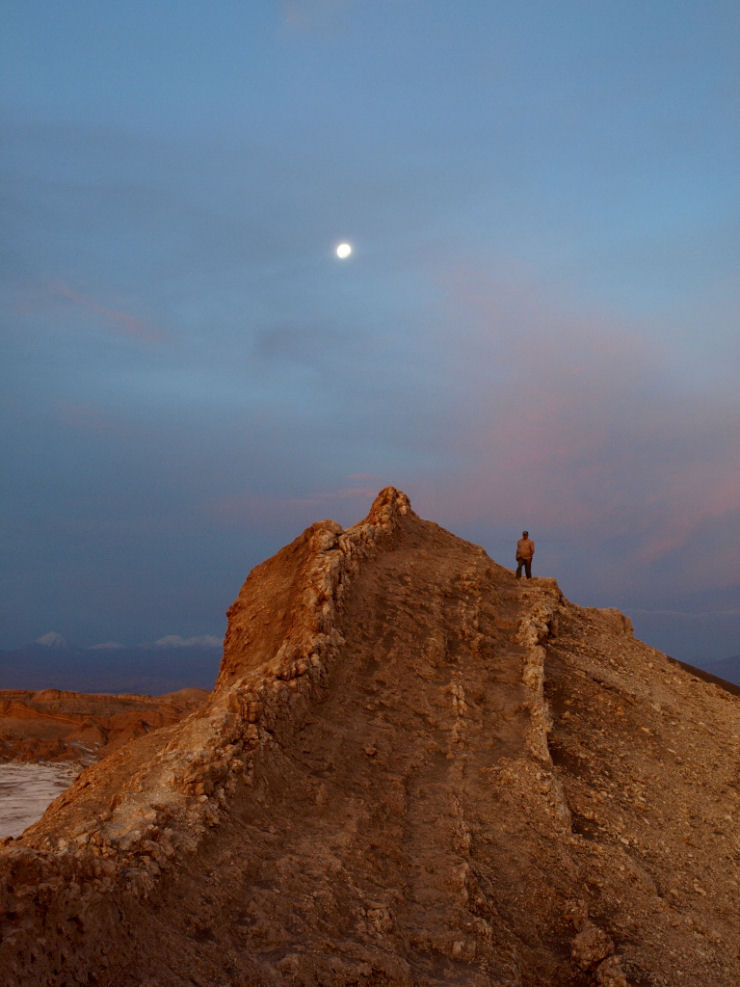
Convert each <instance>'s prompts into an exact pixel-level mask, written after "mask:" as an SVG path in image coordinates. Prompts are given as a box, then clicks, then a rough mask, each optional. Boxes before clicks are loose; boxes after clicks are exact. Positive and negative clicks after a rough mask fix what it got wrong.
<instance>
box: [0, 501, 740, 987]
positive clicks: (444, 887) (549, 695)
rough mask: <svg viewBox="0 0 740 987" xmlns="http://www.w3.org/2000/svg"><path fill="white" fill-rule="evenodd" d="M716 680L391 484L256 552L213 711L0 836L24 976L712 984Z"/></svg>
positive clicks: (719, 925)
mask: <svg viewBox="0 0 740 987" xmlns="http://www.w3.org/2000/svg"><path fill="white" fill-rule="evenodd" d="M739 735H740V708H739V707H738V700H737V698H736V697H733V696H731V695H730V694H728V693H726V692H723V691H722V690H721V689H720V688H718V687H717V686H715V685H712V684H709V683H706V682H703V681H700V680H699V679H697V678H695V677H693V676H692V675H691V674H689V673H688V672H687V671H685V670H683V669H681V668H679V667H678V666H676V665H675V664H674V663H671V662H670V661H669V660H668V659H666V658H665V656H663V655H661V654H659V653H658V652H655V651H653V650H652V649H650V648H648V647H646V646H645V645H643V644H641V643H640V642H638V641H635V640H634V638H633V637H632V635H631V632H630V628H629V626H628V623H627V622H626V621H625V620H624V618H621V615H619V614H617V613H616V612H614V611H606V612H604V611H593V610H590V609H582V608H579V607H576V606H574V605H573V604H570V603H568V602H567V601H565V600H564V599H563V597H562V595H561V594H560V591H559V589H558V587H557V584H556V583H555V582H554V581H553V580H546V579H533V580H531V581H528V582H527V583H526V584H524V585H522V584H521V583H518V582H517V581H516V580H515V578H514V576H513V573H512V572H511V571H509V570H507V569H503V568H501V567H500V566H497V565H496V564H495V563H494V562H492V561H491V560H490V559H489V558H488V557H487V556H486V554H485V553H484V552H483V551H482V549H480V548H477V547H476V546H474V545H471V544H469V543H467V542H464V541H462V540H460V539H458V538H455V537H454V536H453V535H451V534H449V533H448V532H446V531H444V530H443V529H441V528H439V527H438V526H436V525H434V524H432V523H430V522H425V521H422V520H420V519H419V518H418V517H417V516H416V515H415V514H414V512H413V511H412V510H411V507H410V505H409V503H408V500H407V498H406V497H405V496H404V495H403V494H400V493H399V492H398V491H395V490H393V489H391V488H389V489H388V490H385V491H383V492H382V493H381V494H380V495H379V497H378V498H377V500H376V502H375V504H374V505H373V508H372V510H371V512H370V514H369V515H368V518H366V519H365V521H364V522H361V523H360V524H358V525H356V526H355V527H354V528H350V529H347V530H342V529H341V528H340V527H339V526H338V525H336V524H334V523H333V522H328V521H325V522H319V523H318V524H316V525H313V526H312V527H311V528H309V529H308V530H307V531H306V532H304V533H303V535H301V536H300V537H299V538H298V539H296V540H295V541H294V542H293V543H292V544H291V545H289V546H287V547H286V548H284V549H283V550H282V551H281V552H279V553H278V554H277V555H276V556H275V557H274V558H272V559H270V560H268V561H267V562H265V563H263V564H262V565H261V566H258V567H257V568H256V569H255V570H254V571H253V572H252V574H251V575H250V576H249V579H248V580H247V582H246V584H245V586H244V588H243V590H242V592H241V593H240V595H239V597H238V599H237V601H236V602H235V604H234V605H233V606H232V608H231V610H230V611H229V628H228V632H227V637H226V643H225V650H224V658H223V662H222V666H221V672H220V675H219V678H218V681H217V683H216V687H215V689H214V692H213V693H212V695H211V697H210V699H209V700H208V702H207V704H206V705H205V706H204V707H203V708H202V709H201V710H199V711H197V712H194V713H192V714H191V715H190V716H188V717H187V718H186V719H185V720H184V721H182V722H181V723H180V724H178V725H173V726H170V727H166V728H164V729H163V730H161V731H158V732H156V733H150V734H148V735H146V736H143V737H140V738H138V739H137V740H135V741H133V742H132V743H131V744H129V745H127V746H125V747H123V748H121V749H119V750H117V751H115V752H114V753H113V754H111V755H110V756H109V757H107V758H105V759H104V760H103V761H101V762H100V763H98V764H96V765H93V766H92V767H91V768H90V769H88V770H87V771H86V772H85V773H84V774H83V775H82V776H81V777H80V778H79V779H78V781H77V782H76V783H75V785H74V786H73V787H72V789H70V790H69V791H68V792H67V793H65V795H64V796H62V797H61V798H60V799H58V800H57V802H56V803H55V804H54V805H53V806H52V807H51V808H50V809H49V811H48V812H47V813H46V815H45V816H44V818H43V819H42V820H41V821H40V822H39V823H37V824H36V825H35V826H33V827H31V828H30V829H29V830H27V831H26V833H25V834H24V836H23V837H22V838H21V839H19V840H15V841H6V844H5V846H4V848H3V849H2V850H1V851H0V876H1V877H2V882H3V883H2V892H1V894H2V897H1V898H0V907H1V908H2V912H0V931H1V932H2V937H3V938H2V944H1V945H0V968H2V969H3V971H5V977H6V982H7V983H8V985H15V984H18V985H21V984H23V985H24V987H25V985H28V984H36V983H38V984H42V983H43V984H75V983H87V984H96V983H97V984H116V985H128V984H131V985H133V984H136V985H142V984H149V985H151V987H154V985H157V987H166V985H179V984H190V983H196V984H204V985H206V984H207V985H215V984H224V985H226V984H250V985H251V984H254V985H263V984H264V985H273V984H274V985H278V984H291V985H295V984H321V985H332V984H336V985H344V984H368V985H369V984H399V985H401V984H403V985H422V984H429V985H432V984H438V985H442V984H451V983H460V984H466V985H481V987H482V985H484V984H485V985H490V984H497V985H503V984H511V985H514V984H517V985H530V987H535V985H537V987H541V985H544V984H547V985H563V987H565V985H584V987H585V985H591V984H602V985H622V984H633V985H640V987H645V985H655V987H658V985H664V987H668V985H670V987H674V985H678V984H681V983H685V984H687V985H688V984H692V985H693V984H702V985H714V987H727V985H729V984H734V983H738V982H740V967H739V966H738V958H737V957H738V945H739V943H738V928H740V923H739V922H738V917H739V916H738V900H739V891H740V889H739V888H738V865H737V836H736V831H737V830H736V825H737V819H738V815H737V808H738V789H737V764H738V757H737V754H738V739H739Z"/></svg>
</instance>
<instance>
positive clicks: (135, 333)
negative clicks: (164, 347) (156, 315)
mask: <svg viewBox="0 0 740 987" xmlns="http://www.w3.org/2000/svg"><path fill="white" fill-rule="evenodd" d="M49 291H50V293H51V295H52V296H53V297H55V298H61V299H64V300H65V301H68V302H71V303H72V304H74V305H76V306H78V307H80V308H82V309H83V310H84V311H86V312H89V313H90V314H91V315H95V316H99V317H100V318H101V319H103V320H104V321H105V322H106V323H107V324H108V326H109V327H110V328H111V329H112V331H113V332H115V333H117V334H119V335H122V336H128V337H132V338H134V339H138V340H140V341H141V342H143V343H162V342H165V341H166V340H168V339H169V338H170V336H169V334H168V333H167V332H165V330H164V329H160V328H159V327H157V326H154V325H152V324H151V323H149V322H146V321H144V320H142V319H138V318H136V317H135V316H133V315H129V314H128V313H127V312H122V311H120V310H119V309H115V308H112V307H110V306H108V305H103V304H102V303H101V302H99V301H98V300H97V299H95V298H93V297H92V296H91V295H87V294H83V293H82V292H79V291H76V290H75V289H74V288H72V287H70V285H68V284H67V283H66V282H65V281H55V282H53V283H52V284H51V285H50V287H49Z"/></svg>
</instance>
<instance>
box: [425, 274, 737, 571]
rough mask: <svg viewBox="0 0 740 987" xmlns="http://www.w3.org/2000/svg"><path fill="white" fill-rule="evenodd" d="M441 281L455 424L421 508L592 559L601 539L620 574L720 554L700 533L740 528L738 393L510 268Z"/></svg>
mask: <svg viewBox="0 0 740 987" xmlns="http://www.w3.org/2000/svg"><path fill="white" fill-rule="evenodd" d="M440 287H441V290H442V291H443V293H444V296H445V298H446V302H447V306H448V313H447V319H446V320H445V321H446V322H448V323H449V322H452V321H453V320H454V324H456V326H457V329H456V333H455V345H454V349H450V350H449V353H447V352H445V357H446V358H448V359H447V364H448V365H449V367H450V380H451V384H450V386H451V387H453V388H455V390H456V394H455V401H454V404H453V408H452V413H453V414H454V415H455V416H456V417H455V422H454V424H453V426H452V427H451V428H450V433H449V434H450V436H451V438H450V439H448V442H449V448H447V449H445V450H444V451H443V450H440V452H441V455H440V460H441V461H442V462H444V463H445V469H444V470H443V471H440V475H439V476H437V477H428V478H426V480H425V481H424V483H423V484H421V485H420V486H419V490H420V495H421V498H422V500H423V502H424V509H425V510H427V511H428V508H427V507H426V505H427V503H429V505H430V506H433V509H434V510H435V512H436V513H435V515H433V516H435V517H437V518H444V519H445V523H447V524H448V525H449V526H454V525H455V524H476V523H479V522H485V521H487V520H488V521H490V523H495V524H510V525H511V526H512V528H516V527H517V526H519V525H520V524H527V525H529V526H530V527H532V528H535V527H539V528H540V529H545V530H548V532H549V533H550V534H551V535H554V536H556V537H558V538H565V539H570V540H573V542H574V544H579V545H580V546H581V547H582V549H583V550H584V551H588V552H599V551H601V549H600V546H601V545H602V544H603V543H604V542H606V541H608V540H611V542H612V546H611V548H610V551H611V552H612V556H613V557H615V556H614V553H615V552H617V553H618V552H619V548H618V546H616V545H615V540H617V541H619V540H621V541H622V543H623V545H624V553H625V554H624V559H623V564H624V567H625V572H629V569H630V566H634V567H643V568H644V567H649V566H651V565H653V564H655V563H657V562H659V561H660V560H662V559H664V558H667V557H669V556H671V555H673V554H674V553H677V552H678V553H684V554H685V555H686V557H688V556H689V555H690V556H691V558H692V560H693V561H692V564H693V566H694V568H697V567H699V566H700V565H701V560H702V558H705V557H708V556H709V555H710V554H713V553H714V557H715V558H717V559H718V561H719V560H720V559H722V558H724V556H723V553H722V550H721V548H719V547H718V546H717V545H714V539H715V535H713V534H712V535H711V536H710V535H709V534H707V532H709V530H710V529H712V531H713V530H714V529H715V528H717V527H718V526H721V525H722V524H727V525H730V526H731V528H732V530H736V529H737V524H738V504H740V430H738V429H737V427H734V428H732V427H729V426H730V425H731V424H732V423H733V422H737V421H738V420H740V406H739V405H740V402H739V401H738V397H737V395H736V393H734V392H728V391H722V390H721V389H720V388H719V387H718V388H715V389H714V390H713V391H711V392H709V393H707V392H706V391H702V392H701V393H700V392H698V391H692V390H691V388H690V387H689V386H688V385H686V384H683V383H682V382H681V381H679V380H678V379H676V378H674V377H673V376H672V375H671V373H670V370H669V369H668V367H669V366H670V354H666V353H665V352H664V351H663V350H662V349H661V347H660V346H659V345H658V344H657V343H655V342H653V341H651V340H649V339H648V338H647V337H646V334H644V333H642V332H640V331H639V330H638V329H637V328H636V327H634V326H629V325H626V326H624V325H620V324H618V323H617V322H616V321H615V320H613V319H609V318H605V317H603V316H599V315H598V314H593V313H587V314H583V313H582V312H578V311H577V309H575V308H574V307H572V306H569V305H568V304H566V303H565V302H563V300H562V298H557V297H555V295H554V293H553V297H550V298H548V297H545V295H544V294H543V292H542V290H541V289H540V288H538V287H537V286H534V287H532V286H530V285H528V284H527V279H526V277H525V276H524V275H523V274H522V272H520V271H516V272H514V273H513V275H512V276H511V277H508V278H506V279H499V280H496V279H492V278H491V277H490V276H488V275H487V274H485V273H484V274H480V273H478V272H475V271H474V270H472V269H466V270H461V269H458V270H453V271H452V272H451V273H450V272H445V273H444V275H441V276H440ZM453 443H454V446H453ZM453 454H454V455H455V456H456V458H457V460H458V464H459V465H458V467H457V468H456V470H455V473H454V475H451V474H450V472H449V469H448V468H447V463H448V462H449V460H450V458H451V456H453ZM428 512H429V511H428ZM733 526H734V527H733ZM636 546H639V547H636ZM702 546H703V547H702ZM710 564H711V563H710ZM721 564H722V565H724V563H721ZM622 575H624V572H623V573H622ZM692 578H693V577H692Z"/></svg>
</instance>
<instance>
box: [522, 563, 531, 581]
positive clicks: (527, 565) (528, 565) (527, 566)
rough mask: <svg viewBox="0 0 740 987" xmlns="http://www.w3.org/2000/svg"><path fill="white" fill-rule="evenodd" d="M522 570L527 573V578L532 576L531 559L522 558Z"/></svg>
mask: <svg viewBox="0 0 740 987" xmlns="http://www.w3.org/2000/svg"><path fill="white" fill-rule="evenodd" d="M524 571H525V572H526V574H527V579H531V578H532V560H531V559H525V560H524Z"/></svg>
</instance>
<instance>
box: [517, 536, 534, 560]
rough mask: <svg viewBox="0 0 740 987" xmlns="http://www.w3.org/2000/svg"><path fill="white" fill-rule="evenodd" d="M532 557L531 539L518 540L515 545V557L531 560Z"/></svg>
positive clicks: (532, 543) (532, 545)
mask: <svg viewBox="0 0 740 987" xmlns="http://www.w3.org/2000/svg"><path fill="white" fill-rule="evenodd" d="M533 555H534V542H533V541H532V539H531V538H520V539H519V541H518V542H517V543H516V557H517V558H518V559H531V558H532V556H533Z"/></svg>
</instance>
